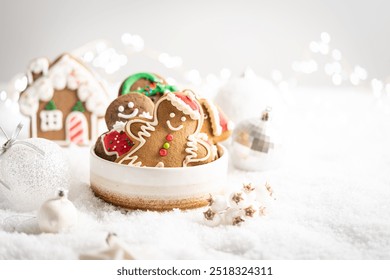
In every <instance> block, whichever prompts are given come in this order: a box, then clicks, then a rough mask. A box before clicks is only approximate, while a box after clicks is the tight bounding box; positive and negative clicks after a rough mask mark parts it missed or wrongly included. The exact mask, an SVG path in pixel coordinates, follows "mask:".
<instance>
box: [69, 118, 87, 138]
mask: <svg viewBox="0 0 390 280" xmlns="http://www.w3.org/2000/svg"><path fill="white" fill-rule="evenodd" d="M67 120H68V121H67V133H68V139H69V140H70V142H72V143H75V144H85V143H86V141H87V138H88V137H87V135H88V134H87V133H88V126H87V120H86V119H85V116H84V115H83V114H82V113H80V112H72V113H70V114H69V116H68V118H67Z"/></svg>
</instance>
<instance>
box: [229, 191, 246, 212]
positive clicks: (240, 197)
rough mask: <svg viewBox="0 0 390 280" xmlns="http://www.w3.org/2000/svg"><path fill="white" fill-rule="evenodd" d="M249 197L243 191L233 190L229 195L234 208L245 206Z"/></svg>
mask: <svg viewBox="0 0 390 280" xmlns="http://www.w3.org/2000/svg"><path fill="white" fill-rule="evenodd" d="M248 202H249V201H248V198H247V196H246V194H245V193H244V192H242V191H240V192H233V193H231V194H230V196H229V204H230V206H231V207H232V208H243V207H245V206H246V205H248Z"/></svg>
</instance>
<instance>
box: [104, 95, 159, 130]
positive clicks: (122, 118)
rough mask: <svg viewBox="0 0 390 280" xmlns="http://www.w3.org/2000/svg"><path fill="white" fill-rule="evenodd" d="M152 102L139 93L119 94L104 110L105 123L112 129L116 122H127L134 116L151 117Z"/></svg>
mask: <svg viewBox="0 0 390 280" xmlns="http://www.w3.org/2000/svg"><path fill="white" fill-rule="evenodd" d="M153 109H154V103H153V102H152V101H151V100H150V99H149V98H148V97H146V96H144V95H142V94H140V93H129V94H126V95H122V96H119V97H118V98H116V99H115V100H114V101H112V102H111V104H110V105H109V106H108V108H107V111H106V116H105V120H106V124H107V127H108V129H110V130H111V129H113V127H114V125H115V124H116V123H117V122H127V121H128V120H130V119H132V118H135V117H144V118H147V119H148V118H149V119H151V118H152V115H151V114H152V113H153Z"/></svg>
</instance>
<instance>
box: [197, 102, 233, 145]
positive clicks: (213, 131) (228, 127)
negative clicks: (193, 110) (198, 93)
mask: <svg viewBox="0 0 390 280" xmlns="http://www.w3.org/2000/svg"><path fill="white" fill-rule="evenodd" d="M199 103H200V104H201V106H202V109H203V112H204V122H203V126H202V129H201V132H203V133H206V134H207V136H208V139H209V142H210V143H212V144H216V143H218V142H221V141H224V140H226V139H228V138H229V137H230V135H231V134H232V129H233V128H232V126H233V124H232V122H231V121H229V120H228V118H227V117H226V115H225V114H224V113H223V112H222V110H221V109H220V108H219V107H217V106H216V105H214V104H213V103H212V102H211V101H210V100H207V99H204V98H202V99H200V100H199Z"/></svg>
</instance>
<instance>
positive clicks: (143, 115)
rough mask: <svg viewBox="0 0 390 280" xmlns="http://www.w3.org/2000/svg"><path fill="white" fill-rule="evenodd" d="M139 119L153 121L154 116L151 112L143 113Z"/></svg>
mask: <svg viewBox="0 0 390 280" xmlns="http://www.w3.org/2000/svg"><path fill="white" fill-rule="evenodd" d="M139 117H142V118H145V119H149V120H151V119H153V116H152V115H151V114H150V113H149V112H142V113H141V114H139Z"/></svg>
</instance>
